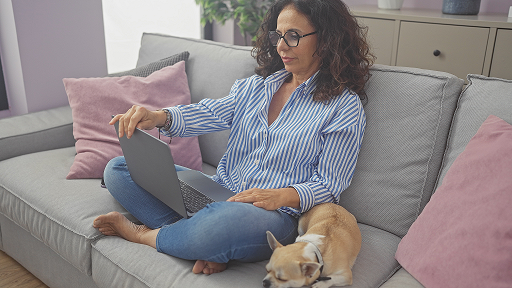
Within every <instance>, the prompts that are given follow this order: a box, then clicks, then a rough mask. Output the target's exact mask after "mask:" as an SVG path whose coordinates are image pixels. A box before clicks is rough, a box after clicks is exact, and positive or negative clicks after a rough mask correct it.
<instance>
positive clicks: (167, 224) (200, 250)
mask: <svg viewBox="0 0 512 288" xmlns="http://www.w3.org/2000/svg"><path fill="white" fill-rule="evenodd" d="M105 183H106V186H107V188H108V190H109V192H110V193H111V194H112V196H113V197H114V198H115V199H116V200H117V201H118V202H119V203H120V204H121V205H122V206H123V207H124V208H125V209H126V210H128V212H130V213H131V214H132V215H133V216H134V217H135V218H137V219H138V220H139V221H141V222H142V223H143V225H136V224H134V223H133V222H131V221H130V220H128V219H127V218H126V217H125V216H124V215H122V214H120V213H118V212H110V213H108V214H105V215H101V216H98V217H97V218H96V219H95V220H94V223H93V226H94V227H96V228H98V229H99V231H100V232H101V233H103V234H105V235H109V236H119V237H122V238H124V239H126V240H128V241H131V242H135V243H140V244H145V245H148V246H151V247H153V248H155V249H157V250H158V251H159V252H162V253H165V254H168V255H172V256H175V257H179V258H182V259H188V260H196V263H195V265H194V267H193V269H192V271H193V272H194V273H201V272H202V273H205V274H211V273H216V272H221V271H223V270H224V269H226V267H227V262H228V261H229V260H238V261H242V262H255V261H261V260H264V259H268V258H269V257H270V255H271V254H272V251H271V249H270V247H269V246H268V244H267V240H266V233H265V232H266V231H267V230H269V231H271V232H272V233H273V234H274V235H275V236H276V238H278V241H280V242H282V243H283V244H286V243H291V242H293V241H294V239H295V237H296V236H297V220H296V219H295V218H294V217H292V216H290V215H287V214H285V213H283V212H280V211H266V210H264V209H261V208H258V207H255V206H253V205H251V204H246V203H237V202H216V203H212V204H210V205H208V206H207V207H206V208H204V209H202V210H201V211H199V212H198V213H196V214H195V215H194V217H192V218H190V219H182V217H181V216H180V215H179V214H178V213H176V212H175V211H174V210H172V209H170V208H169V207H168V206H166V205H165V204H163V203H162V202H160V200H158V199H157V198H155V197H154V196H153V195H151V194H149V193H148V192H147V191H145V190H144V189H142V188H141V187H140V186H138V185H137V184H135V183H134V182H133V181H132V179H131V177H130V175H129V172H128V169H127V167H126V163H125V162H124V158H123V157H118V158H114V159H113V160H111V161H110V162H109V164H108V165H107V168H106V169H105Z"/></svg>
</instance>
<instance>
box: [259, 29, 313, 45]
mask: <svg viewBox="0 0 512 288" xmlns="http://www.w3.org/2000/svg"><path fill="white" fill-rule="evenodd" d="M317 32H318V31H315V32H311V33H308V34H305V35H302V36H300V35H299V34H298V33H297V32H295V31H287V32H286V33H284V35H283V36H281V34H280V33H279V32H277V31H270V32H268V39H269V40H270V44H272V46H277V44H278V43H279V40H281V38H283V39H284V43H286V45H288V47H297V46H299V40H300V38H304V37H306V36H309V35H313V34H316V33H317Z"/></svg>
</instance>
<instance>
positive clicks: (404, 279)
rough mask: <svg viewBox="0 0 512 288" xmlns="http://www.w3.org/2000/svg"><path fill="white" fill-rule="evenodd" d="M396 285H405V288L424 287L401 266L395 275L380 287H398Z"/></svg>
mask: <svg viewBox="0 0 512 288" xmlns="http://www.w3.org/2000/svg"><path fill="white" fill-rule="evenodd" d="M396 287H404V288H424V286H423V285H421V283H420V282H418V280H416V279H414V277H412V275H411V274H409V272H407V270H405V269H404V268H401V269H400V270H398V271H397V272H396V273H395V275H393V277H391V278H390V279H389V280H388V281H386V283H384V284H383V285H382V286H380V288H396Z"/></svg>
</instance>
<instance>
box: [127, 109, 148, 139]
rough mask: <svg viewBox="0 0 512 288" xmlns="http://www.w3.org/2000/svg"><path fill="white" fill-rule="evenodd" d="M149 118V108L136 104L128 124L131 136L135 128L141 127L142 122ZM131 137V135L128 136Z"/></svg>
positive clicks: (128, 131) (128, 132)
mask: <svg viewBox="0 0 512 288" xmlns="http://www.w3.org/2000/svg"><path fill="white" fill-rule="evenodd" d="M147 118H148V110H147V109H146V108H144V107H140V106H134V112H133V114H132V115H131V117H130V122H129V124H128V129H127V134H128V135H129V136H130V137H131V136H132V135H133V132H134V131H135V128H141V127H139V126H140V123H141V122H142V121H146V120H147ZM128 138H129V137H128Z"/></svg>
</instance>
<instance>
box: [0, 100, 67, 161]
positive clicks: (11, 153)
mask: <svg viewBox="0 0 512 288" xmlns="http://www.w3.org/2000/svg"><path fill="white" fill-rule="evenodd" d="M74 145H75V139H74V138H73V118H72V117H71V108H70V107H69V106H65V107H60V108H55V109H49V110H45V111H41V112H35V113H30V114H25V115H21V116H15V117H10V118H5V119H0V161H2V160H4V159H9V158H12V157H15V156H19V155H24V154H28V153H34V152H39V151H45V150H49V149H57V148H63V147H71V146H74Z"/></svg>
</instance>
